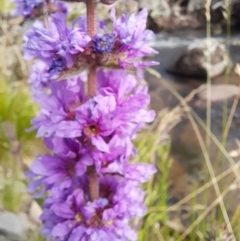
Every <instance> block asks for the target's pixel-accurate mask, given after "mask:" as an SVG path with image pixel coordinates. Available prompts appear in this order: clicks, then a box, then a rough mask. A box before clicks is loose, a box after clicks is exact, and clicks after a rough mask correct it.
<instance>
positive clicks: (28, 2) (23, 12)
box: [11, 0, 67, 18]
mask: <svg viewBox="0 0 240 241" xmlns="http://www.w3.org/2000/svg"><path fill="white" fill-rule="evenodd" d="M11 1H12V2H14V4H15V10H14V15H17V16H24V17H25V18H36V17H39V16H41V15H43V13H44V9H45V8H46V9H47V10H48V12H50V13H53V12H58V11H60V12H63V13H67V7H66V5H65V4H64V3H63V2H58V1H55V0H49V1H48V2H47V1H45V0H11Z"/></svg>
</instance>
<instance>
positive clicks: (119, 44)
mask: <svg viewBox="0 0 240 241" xmlns="http://www.w3.org/2000/svg"><path fill="white" fill-rule="evenodd" d="M112 17H113V20H114V22H113V31H112V33H111V34H109V33H107V30H106V28H105V24H104V23H101V22H99V24H98V29H99V30H101V32H103V33H102V34H99V33H98V34H96V35H95V36H94V37H93V38H92V39H91V38H90V36H88V34H87V33H86V18H83V17H81V18H78V19H76V20H75V21H74V23H73V27H72V28H68V27H67V23H66V15H65V14H63V13H56V14H53V15H52V17H51V18H50V19H49V20H48V23H49V29H45V28H43V27H41V28H37V27H32V28H31V29H30V30H29V31H28V32H27V33H26V37H25V39H26V43H25V44H24V45H23V48H24V51H25V55H27V56H32V57H37V58H40V59H42V60H44V61H46V62H47V63H49V65H50V69H49V72H50V74H51V76H54V77H55V78H60V79H63V78H66V76H69V75H72V73H80V72H81V71H83V70H85V69H87V68H88V67H89V66H90V65H92V64H95V65H97V66H115V67H120V68H129V67H130V68H132V67H146V66H150V65H156V64H158V63H157V62H154V61H150V62H142V61H139V60H136V59H138V58H141V57H144V56H148V55H151V54H154V53H157V52H156V51H155V50H154V49H152V48H151V47H149V46H148V43H147V42H148V40H150V39H151V38H153V33H152V32H151V31H150V30H145V27H146V19H147V10H146V9H145V10H142V11H141V12H140V13H139V14H137V15H131V16H127V15H122V16H121V17H120V18H119V19H116V16H115V10H112ZM75 26H76V27H75ZM63 76H64V77H63Z"/></svg>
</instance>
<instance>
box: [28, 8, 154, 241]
mask: <svg viewBox="0 0 240 241" xmlns="http://www.w3.org/2000/svg"><path fill="white" fill-rule="evenodd" d="M146 17H147V11H146V10H142V11H141V12H140V13H139V14H138V15H132V16H127V15H123V16H122V17H121V18H119V19H116V17H115V13H114V11H112V18H113V31H112V33H107V31H106V27H105V24H104V23H102V22H100V23H99V24H98V30H99V32H102V34H99V33H97V34H95V35H94V36H93V37H90V36H89V34H88V32H87V29H86V18H78V19H77V20H75V21H74V24H73V27H72V28H69V27H68V26H67V24H66V15H65V14H64V13H61V12H58V13H55V14H53V15H52V16H51V19H52V22H51V21H50V22H49V25H48V29H45V28H44V27H43V26H42V27H41V26H40V25H39V24H38V27H37V26H33V27H32V28H31V29H30V30H29V31H28V33H27V34H26V38H25V39H26V43H25V44H24V50H25V56H26V57H35V58H37V59H38V60H37V61H36V63H35V64H34V66H33V69H32V73H31V75H30V78H29V83H30V84H31V89H32V91H33V98H34V100H35V101H36V102H37V103H38V105H39V106H40V110H39V113H38V115H37V116H36V117H35V118H34V119H33V120H32V128H31V130H36V131H37V136H38V137H43V139H44V142H45V145H46V146H47V148H48V149H49V150H50V151H51V153H50V154H46V155H42V156H38V157H37V159H36V160H35V161H34V162H33V164H32V166H31V169H30V170H29V171H28V173H27V177H28V178H29V180H30V181H31V182H30V184H29V187H28V189H29V192H30V193H31V194H32V195H33V196H34V197H36V198H38V197H41V196H42V195H43V194H45V195H46V194H47V196H46V198H45V201H44V204H43V213H42V215H41V221H42V223H43V228H42V233H43V234H44V236H45V237H47V238H49V239H51V240H53V241H112V240H114V241H127V240H132V241H134V240H137V234H136V231H135V229H134V227H133V226H132V225H130V221H131V220H133V219H134V218H140V217H142V216H143V215H144V214H145V212H146V209H145V207H144V205H143V201H144V192H143V191H142V190H141V188H140V185H141V184H142V183H144V182H146V181H148V179H149V178H150V177H151V176H152V175H153V174H154V173H155V171H156V170H155V168H154V167H153V166H152V165H150V164H143V163H134V164H133V163H131V162H130V159H131V158H132V157H134V156H135V155H136V149H135V147H134V145H133V143H132V140H133V139H134V138H135V135H136V133H137V132H138V131H139V130H141V128H142V127H143V126H144V125H145V124H146V123H151V122H152V121H153V119H154V117H155V113H154V111H152V110H148V109H147V106H148V104H149V102H150V97H149V95H148V93H147V91H148V90H147V87H145V86H142V85H140V83H139V81H138V80H137V79H136V78H135V77H134V76H133V75H131V74H129V73H127V71H126V68H127V67H128V66H133V67H136V66H138V67H139V66H142V67H144V66H148V65H151V64H155V62H140V61H134V60H133V59H135V58H139V57H143V56H146V55H148V54H151V53H155V51H154V50H153V49H151V48H150V47H148V45H147V43H146V41H147V40H148V39H149V38H150V37H152V32H150V31H148V30H145V29H144V28H145V23H146ZM39 26H40V27H39ZM110 65H111V66H119V67H120V68H119V69H114V70H113V69H112V70H109V69H105V67H109V66H110ZM79 69H80V70H81V71H79ZM91 71H92V72H91ZM79 72H81V74H79ZM69 73H71V75H72V76H71V77H70V76H69ZM76 73H78V74H76ZM56 76H58V77H59V76H61V79H62V81H56V80H55V77H56ZM90 76H92V77H90ZM92 81H94V82H92ZM91 84H93V87H94V94H93V95H92V94H91V95H90V94H89V86H90V85H91ZM87 87H88V88H87ZM90 87H91V86H90ZM87 89H88V91H87Z"/></svg>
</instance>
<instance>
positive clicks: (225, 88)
mask: <svg viewBox="0 0 240 241" xmlns="http://www.w3.org/2000/svg"><path fill="white" fill-rule="evenodd" d="M205 86H206V88H204V89H203V90H202V91H201V92H199V93H198V97H199V98H200V99H202V100H208V93H207V85H205ZM238 94H239V87H238V86H236V85H225V84H217V85H212V86H211V89H210V100H211V101H212V102H215V101H221V100H224V99H229V98H232V97H234V96H236V95H238Z"/></svg>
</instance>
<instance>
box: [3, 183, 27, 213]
mask: <svg viewBox="0 0 240 241" xmlns="http://www.w3.org/2000/svg"><path fill="white" fill-rule="evenodd" d="M25 193H26V186H25V183H23V182H21V181H18V180H15V179H13V178H5V179H4V180H3V188H2V189H1V191H0V203H1V204H2V205H3V207H4V209H6V210H8V211H11V212H14V213H17V212H18V211H19V210H20V208H21V206H22V203H23V197H24V194H25Z"/></svg>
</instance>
